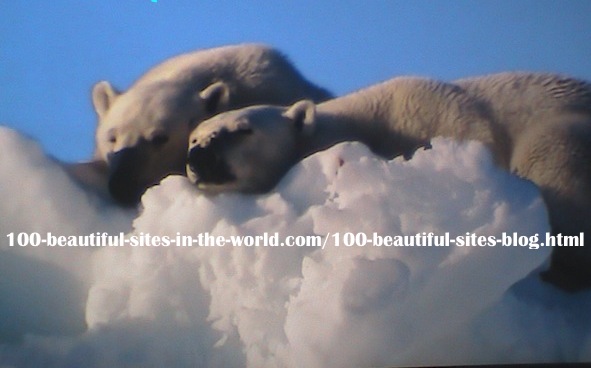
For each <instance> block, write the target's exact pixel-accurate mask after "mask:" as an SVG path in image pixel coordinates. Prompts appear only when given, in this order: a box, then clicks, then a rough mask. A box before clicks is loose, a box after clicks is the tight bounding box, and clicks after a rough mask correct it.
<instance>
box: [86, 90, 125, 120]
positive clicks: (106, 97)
mask: <svg viewBox="0 0 591 368" xmlns="http://www.w3.org/2000/svg"><path fill="white" fill-rule="evenodd" d="M119 94H120V93H119V92H117V91H116V90H115V89H114V88H113V86H111V84H110V83H109V82H107V81H101V82H98V83H97V84H95V85H94V87H93V88H92V104H93V105H94V111H96V113H97V115H98V116H99V118H102V117H103V116H104V115H105V114H106V113H107V111H108V110H109V108H110V107H111V106H112V105H113V102H114V101H115V99H116V98H117V97H118V96H119Z"/></svg>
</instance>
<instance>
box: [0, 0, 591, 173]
mask: <svg viewBox="0 0 591 368" xmlns="http://www.w3.org/2000/svg"><path fill="white" fill-rule="evenodd" d="M241 42H262V43H267V44H270V45H273V46H275V47H277V48H279V49H281V50H282V51H284V52H285V53H286V54H287V55H288V56H289V57H290V59H291V60H292V61H293V62H294V63H295V64H296V66H297V67H298V68H299V69H300V70H301V71H302V72H303V73H304V74H305V75H306V76H307V77H308V78H309V79H310V80H312V81H313V82H315V83H317V84H319V85H322V86H324V87H326V88H328V89H330V90H332V91H333V92H334V93H336V94H338V95H341V94H345V93H347V92H351V91H354V90H356V89H359V88H362V87H364V86H368V85H371V84H374V83H377V82H379V81H382V80H385V79H388V78H391V77H394V76H397V75H404V74H413V75H422V76H430V77H435V78H441V79H445V80H453V79H455V78H459V77H464V76H472V75H478V74H485V73H491V72H498V71H505V70H536V71H555V72H562V73H568V74H571V75H573V76H577V77H580V78H584V79H588V80H591V2H590V1H538V0H536V1H379V0H371V1H361V0H358V1H349V0H339V1H336V0H331V1H282V2H268V1H248V2H246V1H245V2H236V1H197V0H192V1H189V0H158V2H152V1H151V0H101V1H99V0H85V1H74V0H53V1H49V0H48V1H41V0H34V1H1V2H0V85H1V88H0V124H1V125H6V126H9V127H12V128H14V129H17V130H19V131H21V132H23V133H25V134H27V135H30V136H32V137H34V138H35V139H36V140H38V141H40V142H41V144H42V146H43V147H44V149H45V150H46V151H47V152H49V153H50V154H51V155H54V156H56V157H58V158H60V159H62V160H66V161H77V160H83V159H86V158H89V157H90V156H91V154H92V151H93V146H94V138H93V137H94V129H95V124H96V118H95V115H94V111H93V109H92V106H91V103H90V90H91V88H92V85H93V84H94V83H96V82H97V81H99V80H103V79H106V80H109V81H111V82H112V83H113V84H114V85H115V86H117V87H118V88H120V89H126V88H127V87H128V86H129V85H130V84H131V83H132V82H133V81H134V80H135V79H136V78H137V77H139V76H140V75H141V74H142V73H143V72H144V71H146V70H147V69H148V68H150V67H151V66H153V65H154V64H156V63H158V62H160V61H162V60H163V59H165V58H168V57H170V56H173V55H175V54H178V53H181V52H186V51H189V50H194V49H199V48H205V47H212V46H220V45H225V44H233V43H241Z"/></svg>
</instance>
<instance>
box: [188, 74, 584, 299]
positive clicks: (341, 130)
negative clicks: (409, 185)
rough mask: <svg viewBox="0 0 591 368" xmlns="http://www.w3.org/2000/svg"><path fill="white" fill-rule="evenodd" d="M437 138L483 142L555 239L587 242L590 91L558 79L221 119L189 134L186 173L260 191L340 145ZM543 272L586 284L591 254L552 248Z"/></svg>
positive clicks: (427, 84) (380, 148)
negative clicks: (531, 187) (535, 193)
mask: <svg viewBox="0 0 591 368" xmlns="http://www.w3.org/2000/svg"><path fill="white" fill-rule="evenodd" d="M436 136H447V137H453V138H457V139H461V140H478V141H480V142H483V143H484V144H485V145H487V146H488V147H489V148H490V149H491V151H492V152H493V155H494V158H495V160H496V162H497V164H498V165H499V166H501V167H503V168H505V169H507V170H509V171H511V172H514V173H516V174H518V175H520V176H522V177H525V178H527V179H530V180H531V181H533V182H534V183H536V184H537V185H538V186H539V187H540V189H541V191H542V194H543V197H544V199H545V201H546V203H547V206H548V209H549V214H550V224H551V227H552V230H553V232H555V233H562V234H573V235H578V234H579V233H580V232H586V233H587V234H589V235H591V169H590V166H589V163H590V162H591V85H590V84H588V83H586V82H583V81H579V80H575V79H572V78H567V77H562V76H558V75H551V74H535V73H504V74H497V75H491V76H486V77H479V78H472V79H464V80H459V81H456V82H453V83H444V82H439V81H435V80H430V79H421V78H408V77H402V78H395V79H392V80H390V81H387V82H385V83H382V84H379V85H376V86H373V87H369V88H367V89H364V90H361V91H358V92H355V93H352V94H350V95H347V96H344V97H341V98H336V99H334V100H330V101H327V102H324V103H321V104H319V105H318V106H316V105H315V104H314V103H312V102H310V101H300V102H297V103H296V104H294V105H292V106H291V107H277V106H254V107H247V108H244V109H241V110H237V111H231V112H227V113H223V114H220V115H217V116H215V117H213V118H211V119H209V120H207V121H205V122H203V123H202V124H201V125H200V126H199V127H197V129H195V130H194V131H193V132H192V134H191V137H190V150H189V163H188V165H187V172H188V176H189V178H190V179H191V180H192V181H194V182H196V183H198V185H199V186H200V187H201V188H203V189H204V190H207V191H214V192H217V191H225V190H237V191H243V192H261V191H266V190H269V189H270V188H272V187H273V186H274V185H275V184H276V183H277V182H278V180H279V179H280V178H281V177H282V176H283V175H284V174H285V173H286V171H287V170H289V168H290V167H291V166H293V165H294V164H295V163H296V162H298V161H299V160H301V159H302V158H303V157H306V156H307V155H310V154H312V153H314V152H317V151H319V150H322V149H325V148H327V147H329V146H331V145H333V144H335V143H337V142H341V141H347V140H358V141H362V142H364V143H366V144H367V145H368V146H370V148H371V149H372V150H373V151H374V152H376V153H378V154H380V155H382V156H384V157H387V158H390V157H394V156H397V155H405V156H407V157H408V156H410V155H412V153H413V152H414V151H415V150H416V148H418V147H420V146H423V145H426V144H428V143H429V140H430V139H431V138H433V137H436ZM546 275H547V278H548V279H550V280H552V281H553V282H555V283H557V284H560V285H562V286H564V287H565V288H568V287H571V288H575V287H576V286H577V285H578V284H579V283H580V284H585V285H591V249H590V248H589V247H583V248H570V249H566V248H557V249H556V251H555V252H554V254H553V259H552V268H551V271H550V272H548V273H547V274H546Z"/></svg>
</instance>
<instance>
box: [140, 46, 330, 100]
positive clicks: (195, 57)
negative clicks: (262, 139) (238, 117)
mask: <svg viewBox="0 0 591 368" xmlns="http://www.w3.org/2000/svg"><path fill="white" fill-rule="evenodd" d="M204 78H205V79H204ZM220 80H223V81H233V82H234V83H232V84H230V85H229V87H230V88H231V89H232V91H231V92H232V95H233V96H237V97H238V98H243V97H245V98H246V97H248V102H244V103H239V102H238V101H234V102H233V105H234V106H239V107H240V106H243V105H245V104H246V103H248V104H257V103H271V104H275V103H276V104H285V101H290V102H294V101H296V100H298V99H301V98H309V99H312V100H314V101H323V100H326V99H328V98H330V97H332V96H331V93H330V92H328V91H327V90H325V89H323V88H320V87H318V86H315V85H314V84H312V83H310V82H309V81H308V80H306V79H305V78H304V76H303V75H302V74H301V73H300V72H299V71H298V70H297V69H296V68H295V67H294V66H293V65H292V64H291V63H290V61H289V60H288V58H287V57H286V56H285V55H283V54H282V53H281V52H279V51H278V50H277V49H274V48H272V47H269V46H266V45H259V44H243V45H231V46H224V47H218V48H214V49H205V50H198V51H194V52H189V53H185V54H181V55H178V56H176V57H173V58H171V59H168V60H166V61H164V62H163V63H161V64H159V65H157V66H155V67H154V68H152V69H151V70H149V71H148V72H147V73H146V74H144V75H143V76H142V77H141V78H139V79H138V80H137V81H136V82H135V83H134V86H133V87H135V86H142V85H149V84H153V83H159V84H161V83H171V84H174V85H179V86H191V85H193V86H200V88H203V87H205V86H207V85H209V84H211V83H214V82H216V81H220ZM269 80H273V81H274V83H268V81H269ZM193 88H194V87H193ZM269 89H271V90H269Z"/></svg>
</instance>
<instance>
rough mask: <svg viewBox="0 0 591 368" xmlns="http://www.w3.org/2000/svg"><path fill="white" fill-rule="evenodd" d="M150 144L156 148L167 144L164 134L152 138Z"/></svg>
mask: <svg viewBox="0 0 591 368" xmlns="http://www.w3.org/2000/svg"><path fill="white" fill-rule="evenodd" d="M151 142H152V144H153V145H155V146H157V147H159V146H162V145H164V144H166V142H168V136H167V135H164V134H158V135H156V136H154V138H152V140H151Z"/></svg>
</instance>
